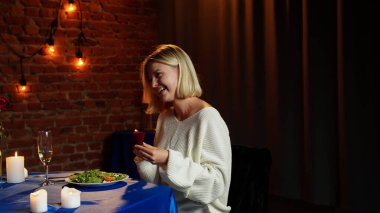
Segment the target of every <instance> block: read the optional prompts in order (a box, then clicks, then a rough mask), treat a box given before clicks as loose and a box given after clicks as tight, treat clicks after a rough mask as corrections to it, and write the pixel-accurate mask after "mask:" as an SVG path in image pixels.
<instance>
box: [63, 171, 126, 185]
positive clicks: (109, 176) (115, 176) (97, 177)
mask: <svg viewBox="0 0 380 213" xmlns="http://www.w3.org/2000/svg"><path fill="white" fill-rule="evenodd" d="M127 177H128V175H126V174H121V173H112V172H103V171H100V170H99V169H94V170H88V171H85V172H83V173H80V174H74V175H71V176H70V177H69V179H70V181H71V182H74V183H108V182H112V181H117V180H123V179H125V178H127Z"/></svg>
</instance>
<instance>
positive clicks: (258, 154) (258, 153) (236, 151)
mask: <svg viewBox="0 0 380 213" xmlns="http://www.w3.org/2000/svg"><path fill="white" fill-rule="evenodd" d="M271 163H272V158H271V153H270V151H269V150H268V149H266V148H261V149H259V148H250V147H245V146H241V145H232V174H231V186H230V192H229V196H228V205H230V206H231V208H232V209H231V213H239V212H244V213H247V212H249V213H266V212H268V191H269V175H270V168H271Z"/></svg>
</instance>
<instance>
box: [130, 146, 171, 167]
mask: <svg viewBox="0 0 380 213" xmlns="http://www.w3.org/2000/svg"><path fill="white" fill-rule="evenodd" d="M133 153H134V154H135V155H136V156H138V157H140V158H142V159H144V160H147V161H149V162H151V163H152V164H164V165H166V164H167V162H168V158H169V151H168V150H166V149H161V148H158V147H155V146H151V145H149V144H146V143H144V145H143V146H141V145H135V146H134V149H133Z"/></svg>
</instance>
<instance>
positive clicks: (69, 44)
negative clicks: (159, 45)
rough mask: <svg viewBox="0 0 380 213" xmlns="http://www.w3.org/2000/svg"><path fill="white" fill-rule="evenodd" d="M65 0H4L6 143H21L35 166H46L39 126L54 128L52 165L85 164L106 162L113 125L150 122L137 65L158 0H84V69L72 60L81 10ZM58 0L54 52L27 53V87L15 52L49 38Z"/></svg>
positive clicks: (1, 44) (0, 17) (0, 15)
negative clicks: (39, 144) (21, 83)
mask: <svg viewBox="0 0 380 213" xmlns="http://www.w3.org/2000/svg"><path fill="white" fill-rule="evenodd" d="M75 2H76V3H77V1H75ZM66 3H67V1H66V0H62V5H61V6H60V1H59V0H2V1H0V32H1V37H0V95H3V96H5V97H7V98H8V99H9V100H10V101H11V105H12V108H11V109H10V110H7V111H3V112H0V119H1V120H2V122H3V126H4V127H5V128H6V129H7V131H8V132H9V137H8V139H6V140H5V141H3V142H2V143H3V146H8V149H7V150H6V153H5V155H7V156H9V155H14V152H15V151H16V150H17V151H18V153H19V155H23V156H25V164H26V167H27V168H28V170H30V171H43V167H42V164H41V163H40V161H39V159H38V156H37V150H36V149H37V148H36V132H37V131H38V130H40V129H52V130H53V135H54V145H53V147H54V155H53V160H52V164H51V170H83V169H90V168H99V167H100V165H101V163H102V157H103V156H102V149H103V143H104V141H105V140H106V138H107V137H109V136H110V135H111V134H112V132H114V131H117V130H125V129H134V128H143V127H144V122H143V121H144V119H145V115H144V114H143V107H142V106H141V97H140V96H141V85H140V81H139V73H138V67H139V64H140V63H141V61H142V58H143V57H144V56H145V55H146V54H147V53H148V52H149V51H150V50H151V47H152V46H154V45H156V41H157V29H156V25H157V21H156V18H157V9H156V6H157V0H123V1H121V0H102V1H93V0H92V1H91V0H81V3H80V6H81V10H82V21H83V22H82V23H83V25H82V27H83V33H84V35H85V38H86V41H85V42H84V43H83V45H82V51H83V55H84V58H85V60H86V64H85V66H83V67H81V68H78V67H76V66H75V63H74V62H75V60H76V57H75V42H76V39H77V37H78V34H79V32H80V20H81V19H80V12H79V11H78V10H77V11H76V12H74V13H67V12H65V11H64V9H63V7H64V6H65V4H66ZM60 7H61V10H59V11H58V20H59V24H58V28H57V30H56V33H55V36H54V41H55V42H54V43H55V53H54V54H53V55H49V54H47V55H44V54H36V55H35V56H34V57H32V58H26V59H24V60H23V71H24V74H25V78H26V80H27V89H26V90H25V91H21V90H19V88H18V85H19V83H18V82H19V80H20V62H19V57H18V56H17V54H22V55H25V56H29V55H30V54H32V53H33V52H35V51H36V50H38V49H39V48H40V47H41V46H42V45H43V44H44V43H45V41H46V39H47V35H48V34H49V30H50V28H49V25H50V23H51V22H52V20H54V18H55V17H57V15H56V14H57V9H58V8H60ZM4 142H5V143H4ZM4 161H5V160H3V163H4Z"/></svg>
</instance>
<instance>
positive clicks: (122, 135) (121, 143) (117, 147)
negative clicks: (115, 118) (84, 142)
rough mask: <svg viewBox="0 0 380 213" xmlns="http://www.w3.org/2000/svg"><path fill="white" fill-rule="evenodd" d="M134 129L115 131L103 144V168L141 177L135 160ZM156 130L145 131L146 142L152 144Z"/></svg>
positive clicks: (136, 177) (133, 176)
mask: <svg viewBox="0 0 380 213" xmlns="http://www.w3.org/2000/svg"><path fill="white" fill-rule="evenodd" d="M132 134H133V130H126V131H118V132H114V133H113V134H112V135H111V136H110V137H109V138H108V139H107V140H106V141H105V143H104V145H103V148H104V149H103V151H104V153H103V155H104V159H103V165H102V169H103V170H104V171H107V172H117V173H126V174H128V175H129V177H131V178H134V179H140V175H139V174H138V172H137V167H136V164H135V162H134V161H133V159H134V157H135V154H133V145H134V142H133V139H132ZM154 134H155V132H154V131H145V137H144V142H145V143H147V144H150V145H152V144H153V141H154Z"/></svg>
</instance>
